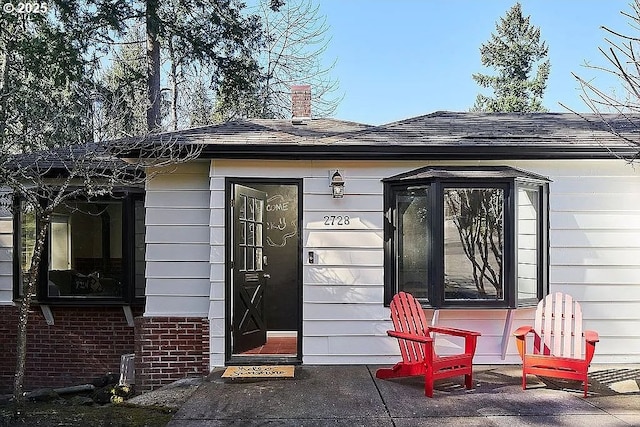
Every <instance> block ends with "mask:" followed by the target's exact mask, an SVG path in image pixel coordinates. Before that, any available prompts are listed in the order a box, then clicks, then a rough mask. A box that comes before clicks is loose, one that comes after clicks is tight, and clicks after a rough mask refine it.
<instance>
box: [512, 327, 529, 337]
mask: <svg viewBox="0 0 640 427" xmlns="http://www.w3.org/2000/svg"><path fill="white" fill-rule="evenodd" d="M531 331H533V326H520V327H519V328H518V329H516V330H515V332H514V333H513V335H515V336H516V338H518V339H524V336H525V335H527V334H528V333H529V332H531Z"/></svg>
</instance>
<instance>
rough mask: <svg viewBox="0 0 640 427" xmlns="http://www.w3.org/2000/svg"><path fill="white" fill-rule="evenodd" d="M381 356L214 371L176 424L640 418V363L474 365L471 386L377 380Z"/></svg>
mask: <svg viewBox="0 0 640 427" xmlns="http://www.w3.org/2000/svg"><path fill="white" fill-rule="evenodd" d="M376 368H377V367H376V366H364V365H349V366H306V365H304V366H299V367H296V369H295V377H294V378H279V379H223V378H221V374H222V372H223V370H222V369H220V370H216V371H214V372H213V373H212V374H211V375H210V376H209V377H208V378H207V379H206V380H205V381H204V382H203V383H202V384H201V385H200V387H199V388H198V389H197V390H196V392H195V393H194V394H193V395H192V396H191V398H190V399H189V400H187V402H186V403H185V404H184V405H182V407H181V409H180V410H179V411H178V412H177V413H176V414H175V416H174V417H173V419H172V421H171V422H170V423H169V426H170V427H187V426H188V427H195V426H305V427H306V426H396V427H406V426H460V427H470V426H474V427H475V426H478V427H479V426H483V427H484V426H508V427H518V426H536V427H538V426H566V427H573V426H575V427H590V426H594V427H609V426H612V427H617V426H620V427H622V426H640V392H639V391H638V386H639V385H640V369H638V368H640V366H628V365H625V366H622V365H613V366H601V367H592V369H591V370H590V372H591V381H590V388H589V397H588V398H587V399H584V398H582V388H581V384H579V383H576V382H563V381H561V380H560V381H559V380H553V382H551V381H550V380H546V379H545V380H544V382H543V381H541V380H539V379H538V378H537V377H529V379H530V382H529V384H528V389H527V390H526V391H523V390H522V388H521V370H520V367H519V366H482V365H480V366H477V367H475V371H474V384H475V388H474V389H473V390H469V391H467V390H465V389H464V387H463V386H462V377H460V378H452V379H448V380H442V381H439V382H437V383H436V387H435V388H436V390H435V394H434V397H433V399H429V398H427V397H425V396H424V382H423V380H422V379H421V378H419V377H415V378H407V379H400V380H378V379H376V378H375V370H376Z"/></svg>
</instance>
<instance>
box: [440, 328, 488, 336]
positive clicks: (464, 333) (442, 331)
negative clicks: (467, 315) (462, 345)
mask: <svg viewBox="0 0 640 427" xmlns="http://www.w3.org/2000/svg"><path fill="white" fill-rule="evenodd" d="M429 330H431V331H433V332H437V333H439V334H446V335H454V336H457V337H468V336H476V337H478V336H480V332H475V331H467V330H465V329H456V328H444V327H441V326H430V327H429Z"/></svg>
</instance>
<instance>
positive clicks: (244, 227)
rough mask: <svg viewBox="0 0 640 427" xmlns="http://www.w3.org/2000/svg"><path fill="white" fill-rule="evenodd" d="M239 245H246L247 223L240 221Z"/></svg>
mask: <svg viewBox="0 0 640 427" xmlns="http://www.w3.org/2000/svg"><path fill="white" fill-rule="evenodd" d="M240 244H241V245H246V244H247V223H246V222H245V221H240Z"/></svg>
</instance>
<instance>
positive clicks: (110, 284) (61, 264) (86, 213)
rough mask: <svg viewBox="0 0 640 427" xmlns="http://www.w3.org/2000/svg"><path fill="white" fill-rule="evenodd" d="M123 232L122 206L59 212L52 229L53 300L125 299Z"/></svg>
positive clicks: (70, 206)
mask: <svg viewBox="0 0 640 427" xmlns="http://www.w3.org/2000/svg"><path fill="white" fill-rule="evenodd" d="M122 230H123V228H122V203H119V202H104V203H82V202H78V203H67V204H65V205H63V206H60V207H58V208H56V209H55V211H54V214H53V216H52V220H51V226H50V228H49V274H48V282H47V288H48V294H49V296H50V297H120V296H122V248H123V242H122Z"/></svg>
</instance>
